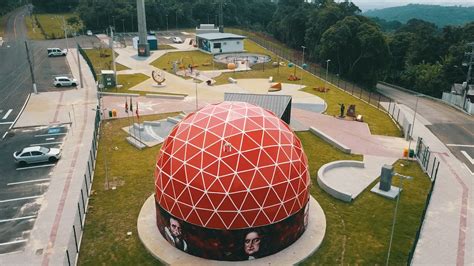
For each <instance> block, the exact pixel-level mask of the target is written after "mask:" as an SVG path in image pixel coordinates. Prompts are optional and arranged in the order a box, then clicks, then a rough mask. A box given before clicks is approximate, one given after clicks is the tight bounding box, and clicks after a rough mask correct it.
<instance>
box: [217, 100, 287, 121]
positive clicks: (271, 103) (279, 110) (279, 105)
mask: <svg viewBox="0 0 474 266" xmlns="http://www.w3.org/2000/svg"><path fill="white" fill-rule="evenodd" d="M291 99H292V98H291V96H289V95H268V94H252V93H232V92H226V93H224V101H231V102H247V103H251V104H253V105H256V106H260V107H262V108H264V109H266V110H268V111H270V112H273V113H274V114H275V115H276V116H278V117H279V118H281V120H283V121H285V123H287V124H288V125H289V124H290V119H291Z"/></svg>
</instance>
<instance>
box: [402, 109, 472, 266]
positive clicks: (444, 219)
mask: <svg viewBox="0 0 474 266" xmlns="http://www.w3.org/2000/svg"><path fill="white" fill-rule="evenodd" d="M400 109H401V112H403V115H405V116H406V117H407V119H408V120H409V121H412V119H413V114H414V112H413V111H412V110H411V109H410V108H408V107H406V106H401V108H400ZM426 124H429V123H427V120H426V119H425V118H423V117H422V116H421V115H420V114H417V115H416V121H415V127H414V138H415V139H417V138H418V137H422V138H423V141H424V142H425V143H426V144H427V145H428V146H429V147H430V151H431V152H432V156H436V157H437V158H438V159H439V160H441V163H440V166H439V171H438V178H437V180H436V185H435V188H434V190H433V194H432V197H431V201H430V205H429V207H428V210H427V213H426V217H425V221H424V223H423V228H422V231H421V235H420V239H419V241H418V245H417V247H416V250H415V254H414V257H413V264H414V265H473V264H474V232H473V228H474V208H473V206H474V204H473V203H474V197H473V190H474V176H473V175H472V174H471V173H470V172H469V171H468V170H467V169H466V168H465V167H463V165H462V163H461V162H460V161H459V160H458V159H456V157H455V156H454V155H453V154H452V153H451V152H450V151H449V149H448V148H447V147H446V146H445V145H444V144H443V143H442V142H441V141H440V140H439V139H438V138H437V137H436V136H435V135H434V134H433V133H431V131H430V130H429V129H428V128H427V127H426ZM414 145H416V144H414V143H412V147H414Z"/></svg>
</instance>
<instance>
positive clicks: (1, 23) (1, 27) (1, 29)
mask: <svg viewBox="0 0 474 266" xmlns="http://www.w3.org/2000/svg"><path fill="white" fill-rule="evenodd" d="M7 19H8V14H5V15H3V16H0V37H3V34H4V33H5V26H6V23H7Z"/></svg>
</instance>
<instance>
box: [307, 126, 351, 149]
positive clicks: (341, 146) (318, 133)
mask: <svg viewBox="0 0 474 266" xmlns="http://www.w3.org/2000/svg"><path fill="white" fill-rule="evenodd" d="M309 132H311V133H313V134H314V135H316V136H318V137H320V138H322V139H323V140H325V141H326V142H328V143H329V144H331V145H332V146H334V147H336V148H338V149H339V150H341V151H342V152H344V153H347V154H350V153H351V149H350V148H349V147H347V146H346V145H344V144H342V143H340V142H338V141H337V140H335V139H333V138H331V137H330V136H328V135H326V134H325V133H323V132H322V131H320V130H319V129H316V128H314V127H310V128H309Z"/></svg>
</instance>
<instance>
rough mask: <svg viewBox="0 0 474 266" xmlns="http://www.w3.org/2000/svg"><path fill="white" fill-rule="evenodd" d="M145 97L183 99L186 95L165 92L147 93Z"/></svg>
mask: <svg viewBox="0 0 474 266" xmlns="http://www.w3.org/2000/svg"><path fill="white" fill-rule="evenodd" d="M146 97H147V98H163V99H178V100H184V98H186V97H187V95H167V94H156V93H147V94H146Z"/></svg>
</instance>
